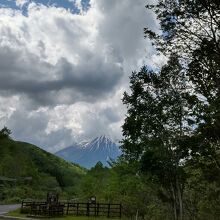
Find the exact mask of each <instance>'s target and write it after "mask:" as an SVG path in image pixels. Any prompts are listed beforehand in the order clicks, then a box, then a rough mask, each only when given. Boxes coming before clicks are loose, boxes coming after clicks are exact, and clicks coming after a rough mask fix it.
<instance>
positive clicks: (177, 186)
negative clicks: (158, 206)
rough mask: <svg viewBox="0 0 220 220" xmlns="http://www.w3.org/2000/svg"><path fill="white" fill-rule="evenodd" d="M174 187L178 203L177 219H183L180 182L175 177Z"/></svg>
mask: <svg viewBox="0 0 220 220" xmlns="http://www.w3.org/2000/svg"><path fill="white" fill-rule="evenodd" d="M176 188H177V196H178V200H179V201H178V203H179V219H180V220H183V198H182V192H181V189H180V184H179V181H178V179H176Z"/></svg>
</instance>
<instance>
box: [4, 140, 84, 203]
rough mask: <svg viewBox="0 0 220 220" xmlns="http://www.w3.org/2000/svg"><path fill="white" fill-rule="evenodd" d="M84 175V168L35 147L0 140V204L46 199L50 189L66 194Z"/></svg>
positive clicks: (73, 188) (73, 189)
mask: <svg viewBox="0 0 220 220" xmlns="http://www.w3.org/2000/svg"><path fill="white" fill-rule="evenodd" d="M84 174H85V169H84V168H81V167H80V166H78V165H76V164H73V163H69V162H67V161H65V160H63V159H61V158H59V157H57V156H55V155H53V154H51V153H48V152H46V151H44V150H42V149H40V148H39V147H37V146H34V145H32V144H29V143H24V142H19V141H14V140H12V139H10V138H2V137H0V189H1V190H0V201H7V202H15V201H16V202H17V201H20V199H24V198H45V196H46V193H47V192H48V191H51V190H55V191H58V192H60V193H61V194H66V195H68V193H67V191H66V190H68V192H70V191H71V190H72V191H73V192H74V191H75V188H76V187H77V186H78V184H79V180H80V178H81V177H82V176H83V175H84ZM12 180H13V181H14V182H15V183H16V184H15V185H14V183H13V181H12ZM1 187H3V188H1ZM72 191H71V192H72ZM71 196H72V195H71ZM13 198H14V200H13ZM7 199H10V201H8V200H7ZM11 199H12V200H13V201H11Z"/></svg>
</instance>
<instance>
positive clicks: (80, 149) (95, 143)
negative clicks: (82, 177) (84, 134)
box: [55, 136, 121, 168]
mask: <svg viewBox="0 0 220 220" xmlns="http://www.w3.org/2000/svg"><path fill="white" fill-rule="evenodd" d="M55 155H57V156H59V157H61V158H63V159H65V160H67V161H71V162H74V163H78V164H80V165H81V166H83V167H86V168H91V167H93V166H95V165H96V163H97V162H99V161H101V162H102V163H103V165H105V166H108V161H110V159H113V160H114V159H116V158H117V157H118V156H120V155H121V151H120V149H119V147H118V146H117V145H116V144H115V143H114V142H113V141H112V140H110V139H109V138H108V137H106V136H100V137H97V138H95V139H93V140H92V141H91V142H89V143H88V142H85V143H84V144H74V145H72V146H70V147H67V148H64V149H63V150H60V151H58V152H56V153H55Z"/></svg>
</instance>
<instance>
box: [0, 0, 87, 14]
mask: <svg viewBox="0 0 220 220" xmlns="http://www.w3.org/2000/svg"><path fill="white" fill-rule="evenodd" d="M30 2H35V3H37V4H43V5H46V6H54V7H59V8H65V9H68V10H70V11H71V12H72V13H74V14H78V13H79V12H80V11H79V9H78V8H77V7H76V6H75V4H74V1H71V0H29V3H30ZM81 4H82V8H83V11H87V10H88V9H89V7H90V1H89V0H81ZM27 6H28V3H27V4H24V5H23V7H22V8H19V7H18V6H17V5H16V1H15V0H0V8H13V9H17V10H22V12H23V14H24V15H25V14H27Z"/></svg>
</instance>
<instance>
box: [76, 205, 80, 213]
mask: <svg viewBox="0 0 220 220" xmlns="http://www.w3.org/2000/svg"><path fill="white" fill-rule="evenodd" d="M76 215H77V216H78V215H79V203H77V204H76Z"/></svg>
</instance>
